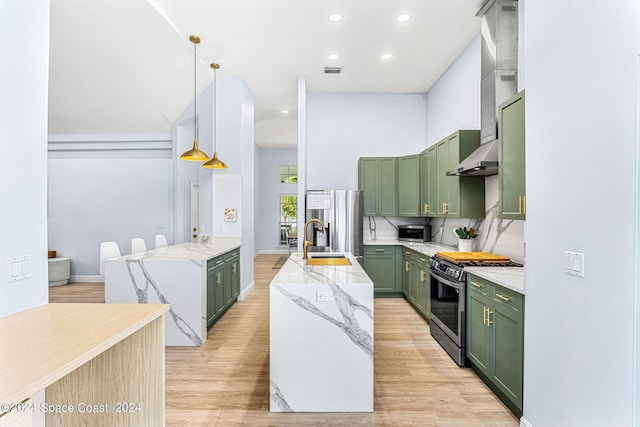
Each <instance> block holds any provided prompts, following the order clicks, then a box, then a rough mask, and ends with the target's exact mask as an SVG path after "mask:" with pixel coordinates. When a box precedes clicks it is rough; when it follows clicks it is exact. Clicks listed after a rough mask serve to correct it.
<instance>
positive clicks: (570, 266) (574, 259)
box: [563, 251, 584, 277]
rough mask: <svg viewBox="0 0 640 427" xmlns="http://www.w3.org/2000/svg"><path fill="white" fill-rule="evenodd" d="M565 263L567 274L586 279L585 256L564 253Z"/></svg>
mask: <svg viewBox="0 0 640 427" xmlns="http://www.w3.org/2000/svg"><path fill="white" fill-rule="evenodd" d="M563 261H564V263H563V264H564V272H565V274H569V275H571V276H577V277H584V254H581V253H579V252H569V251H564V259H563Z"/></svg>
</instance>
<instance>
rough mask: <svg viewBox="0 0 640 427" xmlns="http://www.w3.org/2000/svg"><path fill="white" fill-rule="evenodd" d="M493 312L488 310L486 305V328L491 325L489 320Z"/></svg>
mask: <svg viewBox="0 0 640 427" xmlns="http://www.w3.org/2000/svg"><path fill="white" fill-rule="evenodd" d="M492 314H493V311H491V310H489V307H487V328H488V327H489V326H491V324H492V323H493V322H492V321H491V315H492Z"/></svg>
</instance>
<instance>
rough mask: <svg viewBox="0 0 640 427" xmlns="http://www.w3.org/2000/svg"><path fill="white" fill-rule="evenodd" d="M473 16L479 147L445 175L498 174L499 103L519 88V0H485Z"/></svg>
mask: <svg viewBox="0 0 640 427" xmlns="http://www.w3.org/2000/svg"><path fill="white" fill-rule="evenodd" d="M476 16H479V17H481V26H480V33H481V36H482V51H481V79H482V81H481V84H480V123H481V128H480V143H481V145H480V147H479V148H478V149H477V150H476V151H474V152H473V153H471V154H470V155H469V157H467V158H466V159H464V160H463V161H462V162H461V163H460V164H459V165H458V166H457V167H456V168H455V169H452V170H450V171H448V172H447V175H450V176H451V175H460V176H478V175H484V176H489V175H495V174H497V173H498V151H499V150H498V149H499V141H498V136H499V135H498V106H499V105H500V104H502V103H503V102H504V101H506V100H507V99H509V98H510V97H511V96H513V95H515V94H516V92H517V91H518V81H517V80H518V79H517V68H518V1H517V0H487V1H486V2H485V3H484V5H483V6H482V7H481V8H480V10H479V11H478V13H477V14H476Z"/></svg>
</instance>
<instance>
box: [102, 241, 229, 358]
mask: <svg viewBox="0 0 640 427" xmlns="http://www.w3.org/2000/svg"><path fill="white" fill-rule="evenodd" d="M238 247H240V238H239V237H205V239H204V242H203V243H178V244H176V245H171V246H167V247H164V248H158V249H151V250H148V251H145V252H139V253H135V254H131V255H124V256H120V257H116V258H110V259H108V260H106V261H105V278H104V299H105V302H106V303H120V304H122V303H125V304H149V303H161V304H170V306H171V308H170V309H169V313H167V315H166V316H165V343H166V345H168V346H200V345H202V344H203V343H204V342H205V341H206V340H207V261H208V260H210V259H212V258H215V257H217V256H219V255H222V254H224V253H226V252H229V251H231V250H234V249H236V248H238Z"/></svg>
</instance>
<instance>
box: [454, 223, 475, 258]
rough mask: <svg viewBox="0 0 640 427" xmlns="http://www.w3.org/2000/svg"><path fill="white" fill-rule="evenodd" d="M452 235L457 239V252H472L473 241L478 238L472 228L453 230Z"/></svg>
mask: <svg viewBox="0 0 640 427" xmlns="http://www.w3.org/2000/svg"><path fill="white" fill-rule="evenodd" d="M453 234H455V235H456V236H457V237H458V250H459V251H460V252H473V239H475V238H476V237H478V235H477V234H476V230H475V229H474V228H467V227H458V228H454V229H453Z"/></svg>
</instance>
